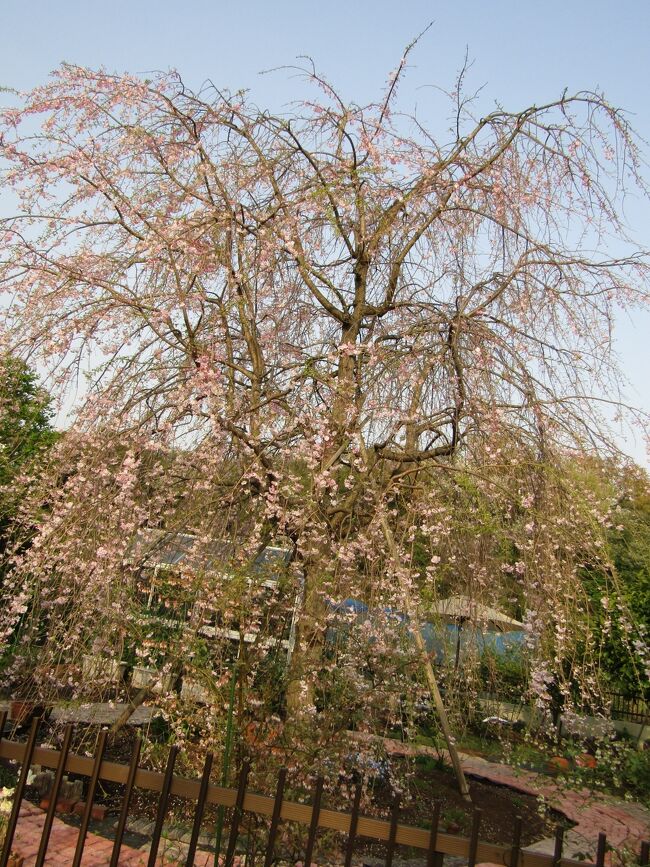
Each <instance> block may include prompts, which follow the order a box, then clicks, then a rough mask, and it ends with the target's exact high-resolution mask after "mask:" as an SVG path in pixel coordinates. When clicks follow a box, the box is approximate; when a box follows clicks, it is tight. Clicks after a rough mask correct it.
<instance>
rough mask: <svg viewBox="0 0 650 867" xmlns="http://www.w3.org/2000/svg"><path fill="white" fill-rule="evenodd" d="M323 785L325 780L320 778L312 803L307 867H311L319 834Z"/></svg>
mask: <svg viewBox="0 0 650 867" xmlns="http://www.w3.org/2000/svg"><path fill="white" fill-rule="evenodd" d="M323 783H324V780H323V778H322V777H318V779H317V780H316V787H315V789H314V799H313V801H312V808H311V821H310V823H309V834H308V836H307V851H306V852H305V867H311V856H312V854H313V852H314V843H315V841H316V834H317V833H318V817H319V816H320V802H321V799H322V797H323Z"/></svg>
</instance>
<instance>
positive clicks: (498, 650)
mask: <svg viewBox="0 0 650 867" xmlns="http://www.w3.org/2000/svg"><path fill="white" fill-rule="evenodd" d="M328 605H329V608H330V610H331V611H333V612H335V613H336V614H340V615H341V618H340V625H339V624H337V625H336V626H333V625H332V626H330V628H329V629H328V633H327V637H328V640H329V641H331V642H332V643H334V642H336V640H337V638H338V636H339V635H341V634H346V633H349V631H350V628H351V627H352V625H353V624H357V625H359V624H361V623H363V622H364V621H367V620H369V619H370V620H373V621H375V622H377V621H380V620H381V619H383V618H386V617H388V619H390V620H393V621H394V622H398V623H401V624H404V626H405V627H406V628H407V629H408V628H409V625H408V624H409V618H408V616H407V615H406V614H403V613H402V612H399V611H395V610H394V609H392V608H382V609H377V610H375V611H373V610H371V609H370V608H368V606H367V605H366V604H365V602H361V601H360V600H358V599H344V600H342V601H341V602H335V601H333V600H329V602H328ZM420 629H421V632H422V637H423V639H424V643H425V645H426V648H427V650H428V652H429V653H430V654H431V656H432V657H434V658H435V660H436V661H437V662H438V663H442V662H443V661H444V660H445V657H446V658H447V659H451V660H453V659H455V656H456V647H457V645H458V638H459V627H458V626H457V625H456V624H455V623H446V624H445V623H441V624H434V623H429V622H425V623H422V624H421V626H420ZM523 644H524V632H523V631H522V630H511V631H508V632H498V631H493V630H486V631H482V630H480V629H476V628H474V627H472V626H469V625H468V624H465V625H464V626H463V627H462V628H460V657H461V659H462V658H463V657H464V656H467V655H468V654H470V653H479V654H481V653H484V652H485V651H490V652H492V653H494V654H496V655H497V656H505V655H507V654H510V653H515V654H516V653H517V652H519V651H520V650H521V648H522V647H523Z"/></svg>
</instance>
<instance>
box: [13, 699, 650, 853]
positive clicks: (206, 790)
mask: <svg viewBox="0 0 650 867" xmlns="http://www.w3.org/2000/svg"><path fill="white" fill-rule="evenodd" d="M5 721H6V712H4V713H2V714H0V738H1V733H2V731H3V730H4V724H5ZM39 724H40V720H39V719H35V720H33V722H32V725H31V728H30V731H29V736H28V738H27V741H26V742H22V741H21V742H19V741H13V740H8V739H0V758H3V759H9V760H13V761H16V762H20V763H21V771H20V774H19V778H18V782H17V785H16V792H15V796H14V802H13V805H12V811H11V815H10V817H9V821H8V826H7V831H6V838H5V843H4V847H3V850H2V855H1V857H0V867H7V865H8V864H9V857H10V853H11V849H12V845H13V842H14V837H15V832H16V827H17V824H18V820H19V814H20V807H21V802H22V800H23V797H24V794H25V789H26V786H27V776H28V772H29V769H30V767H31V766H32V765H34V764H37V765H41V766H43V767H46V768H50V769H53V770H54V772H55V773H54V779H53V783H52V789H51V792H50V796H49V803H48V807H47V812H46V816H45V822H44V825H43V829H42V833H41V838H40V843H39V848H38V854H37V856H36V860H35V861H34V864H35V865H36V867H42V865H43V864H44V862H45V857H46V855H47V851H48V844H49V840H50V834H51V831H52V826H53V822H54V814H55V810H56V806H57V800H58V797H59V792H60V789H61V784H62V781H63V776H64V774H65V773H66V772H68V773H72V774H76V775H80V776H83V777H85V778H87V779H88V784H87V793H86V801H85V808H84V812H83V815H82V817H81V824H80V827H79V832H78V836H77V842H76V847H75V852H74V855H73V858H72V861H71V864H72V867H79V865H80V864H81V859H82V856H83V851H84V846H85V844H86V840H87V836H88V830H89V825H90V819H91V815H92V807H93V801H94V799H95V796H96V793H97V787H98V784H99V782H100V781H104V782H112V783H119V784H122V785H123V787H124V789H123V794H122V800H121V807H120V814H119V819H118V821H117V825H116V829H115V837H114V842H113V848H112V854H111V856H110V861H109V863H110V867H117V865H118V863H119V857H120V849H121V847H122V841H123V837H124V832H125V829H126V825H127V817H128V814H129V808H130V804H131V797H132V794H133V791H134V789H135V788H137V789H141V790H146V791H149V792H154V793H157V794H158V803H157V809H156V819H155V824H154V828H153V832H152V839H151V848H150V852H149V856H148V867H154V865H155V864H156V863H157V858H158V851H159V847H160V841H161V836H162V830H163V822H164V820H165V816H166V813H167V809H168V804H169V798H170V797H171V796H178V797H181V798H184V799H186V800H189V801H190V802H194V804H195V807H194V819H193V824H192V832H191V836H190V840H189V844H188V850H187V854H186V856H184V858H185V865H187V867H192V865H194V860H195V857H196V852H197V845H198V841H199V835H200V833H201V826H202V822H203V818H204V812H205V808H206V806H207V805H208V804H214V805H218V806H219V807H221V808H227V809H229V810H230V815H229V823H228V825H229V827H228V834H227V845H226V853H225V864H226V867H232V865H233V863H234V860H235V854H236V850H237V844H238V838H239V834H240V828H241V824H242V818H243V816H244V814H245V813H251V814H255V815H256V816H258V817H266V818H268V819H270V825H269V833H268V841H267V844H266V850H265V853H264V857H263V858H262V859H261V860H260V861H259V863H260V867H261V864H262V863H263V864H264V867H270V865H271V864H273V863H274V861H275V859H276V858H277V857H278V856H277V855H276V853H275V848H276V842H277V837H278V831H279V828H280V823H281V822H294V823H298V824H299V825H303V826H305V829H306V835H305V843H304V851H305V855H304V863H305V864H310V863H311V859H312V854H313V852H314V845H315V842H316V839H317V835H318V832H319V830H320V829H327V830H330V831H338V832H340V833H342V834H344V835H345V836H346V842H345V851H344V854H343V855H342V858H343V863H344V864H345V865H346V867H349V865H350V864H351V863H352V859H353V857H354V854H355V847H356V846H357V844H358V841H359V838H365V839H369V840H372V841H377V842H380V843H382V844H383V845H384V846H385V861H384V863H385V864H386V865H387V867H390V865H391V864H392V862H393V857H394V854H395V851H396V849H397V847H398V846H409V847H411V848H414V849H416V850H420V851H421V852H422V857H423V861H424V862H425V863H426V864H427V867H443V864H444V858H445V856H446V855H453V856H460V857H462V858H466V859H467V863H468V867H474V865H475V864H477V863H479V862H491V863H493V864H502V865H504V867H590V865H591V864H595V865H597V867H604V865H605V860H606V853H607V851H608V845H607V839H606V836H605V834H604V833H601V834H599V836H598V840H597V841H595V860H594V862H588V861H584V860H581V861H578V860H572V859H570V858H565V857H563V845H564V830H563V828H562V827H559V826H558V828H557V830H556V833H555V847H554V852H553V854H548V855H547V854H544V853H541V852H534V851H530V850H527V849H522V847H521V834H522V825H521V821H517V822H515V824H514V827H513V834H512V841H511V843H510V845H508V846H506V845H498V844H494V843H486V842H483V841H481V840H480V833H481V815H480V811H478V810H475V811H474V814H473V819H472V827H471V832H470V836H469V837H459V836H455V835H451V834H445V833H442V832H441V831H439V828H438V825H439V820H440V810H441V805H440V803H433V804H432V810H431V824H430V827H429V828H418V827H413V826H411V825H405V824H402V823H401V822H400V807H399V802H398V801H397V800H396V801H395V802H394V803H393V805H392V808H391V813H390V818H389V819H388V821H386V820H384V819H377V818H372V817H370V816H364V815H361V813H360V801H361V787H360V786H358V787H357V789H356V791H355V795H354V799H353V803H352V809H351V811H350V812H342V811H338V810H330V809H327V808H326V807H324V806H323V779H322V778H319V779H318V780H317V781H316V784H315V788H314V791H313V793H312V798H311V803H309V804H303V803H298V802H295V801H290V800H287V799H285V798H284V788H285V782H286V775H287V771H286V769H282V770H280V772H279V774H278V779H277V785H276V790H275V795H274V797H267V796H265V795H260V794H257V793H253V792H250V791H249V790H248V776H249V770H250V766H249V764H248V763H244V764H243V766H242V768H241V771H240V774H239V778H238V783H237V788H227V787H223V786H216V785H214V784H212V783H211V782H210V774H211V771H212V766H213V756H212V753H208V754H207V755H206V757H205V764H204V767H203V773H202V775H201V777H200V779H188V778H186V777H181V776H176V775H175V774H174V766H175V763H176V758H177V756H178V747H176V746H172V747H171V748H170V751H169V755H168V758H167V764H166V768H165V771H164V773H159V772H156V771H150V770H146V769H144V768H141V767H140V766H139V761H140V741H139V740H136V742H135V744H134V747H133V752H132V755H131V761H130V763H129V764H128V765H124V764H118V763H115V762H111V761H108V760H107V759H106V758H105V756H104V754H105V750H106V739H107V732H105V731H102V732H100V734H99V738H98V741H97V746H96V750H95V755H94V757H93V758H88V757H85V756H80V755H75V754H73V753H71V752H70V746H71V743H72V736H73V727H72V726H71V725H68V726H67V727H66V729H65V731H64V735H63V742H62V745H61V749H59V750H53V749H50V748H44V747H39V746H37V738H38V731H39ZM495 797H498V795H495ZM649 859H650V844H649V843H648V842H644V843H642V844H641V847H640V851H639V853H638V863H639V864H640V865H647V864H648V863H649ZM247 863H249V862H247Z"/></svg>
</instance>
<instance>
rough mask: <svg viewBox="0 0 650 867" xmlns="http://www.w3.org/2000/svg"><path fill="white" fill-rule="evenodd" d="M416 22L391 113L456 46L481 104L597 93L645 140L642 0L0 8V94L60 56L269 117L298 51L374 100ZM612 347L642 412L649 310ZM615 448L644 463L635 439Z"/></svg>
mask: <svg viewBox="0 0 650 867" xmlns="http://www.w3.org/2000/svg"><path fill="white" fill-rule="evenodd" d="M429 21H433V22H434V25H433V27H432V28H431V30H430V31H429V33H428V34H427V35H426V37H425V38H424V39H423V40H422V42H421V43H420V45H419V46H418V47H417V49H416V50H415V51H414V53H413V54H412V56H411V64H412V69H411V70H410V73H409V76H408V78H407V80H406V82H405V83H404V85H403V87H402V90H401V99H402V105H403V106H404V107H405V108H412V107H413V106H414V105H415V103H417V105H418V112H419V113H420V112H422V113H423V115H424V116H425V117H426V114H427V111H430V112H432V114H433V113H434V112H435V99H434V94H435V91H433V90H432V89H431V88H430V87H429V86H430V85H438V86H441V87H443V88H449V87H451V85H452V84H453V82H454V78H455V74H456V72H457V70H458V69H459V67H460V66H461V65H462V62H463V58H464V56H465V51H466V50H467V51H468V53H469V58H470V60H472V61H473V62H474V65H473V67H472V70H471V72H470V75H469V83H470V85H471V86H472V87H473V88H478V87H480V86H481V85H485V88H484V90H483V92H482V96H481V99H482V100H484V102H485V104H486V105H490V104H493V102H494V101H495V100H498V101H499V102H500V103H502V104H503V105H504V106H506V107H508V108H513V109H515V108H520V107H524V106H527V105H529V104H531V103H540V102H542V101H548V100H549V99H552V98H555V97H557V96H559V95H560V94H561V93H562V91H563V90H564V88H565V87H566V88H568V89H569V91H575V90H580V89H583V88H601V89H603V90H604V91H605V93H606V95H607V96H608V98H609V100H610V102H612V103H614V104H616V105H618V106H621V107H623V108H625V109H627V110H628V111H629V112H630V114H631V119H632V121H633V124H634V126H635V127H636V129H637V131H638V132H639V133H640V134H641V135H642V136H643V137H644V138H645V139H646V140H650V98H649V94H650V2H648V0H628V2H625V0H619V3H618V4H615V3H614V2H613V0H609V2H606V0H564V2H557V0H547V2H545V3H542V2H535V3H532V2H527V0H517V2H515V0H503V2H500V0H492V2H486V0H471V2H460V0H456V2H450V0H447V2H445V3H442V2H425V0H413V2H409V0H402V2H401V3H400V2H394V0H390V2H389V0H328V2H320V3H311V2H309V0H293V2H289V0H249V2H245V3H241V4H238V3H232V2H223V0H212V2H208V0H186V2H185V3H180V2H171V0H155V2H154V0H131V2H124V0H112V2H102V3H99V2H96V0H85V2H80V0H31V2H29V3H27V2H25V0H22V2H16V0H4V2H3V3H2V7H1V15H0V85H4V86H9V87H15V88H18V89H24V88H29V87H32V86H34V85H37V84H39V83H41V82H43V81H44V79H45V78H46V76H47V74H48V73H49V72H50V71H51V70H52V69H54V68H55V67H56V66H58V65H59V63H60V62H61V61H63V60H67V61H71V62H74V63H80V64H84V65H88V66H93V67H96V66H100V65H103V66H105V67H107V68H108V69H109V70H110V71H129V72H133V73H139V72H147V71H150V70H155V69H167V68H169V67H174V68H176V69H178V71H179V72H180V73H181V75H182V76H183V78H184V79H185V80H186V81H187V83H188V84H189V85H191V86H194V87H196V86H198V85H200V84H201V83H202V82H203V81H204V80H205V79H207V78H210V79H212V81H214V83H215V84H217V85H220V86H223V87H230V88H231V89H233V90H237V89H239V88H249V89H250V90H251V91H252V94H253V96H254V98H255V100H256V102H258V104H260V105H262V106H265V107H268V108H270V109H274V110H278V109H280V108H281V107H282V106H283V105H285V104H286V103H288V102H289V101H290V100H291V99H293V98H295V96H296V95H297V93H298V92H299V90H300V83H299V82H297V81H296V80H295V79H294V78H293V77H292V76H291V73H290V72H287V71H283V72H277V73H274V74H273V75H260V74H259V73H260V72H261V71H262V70H265V69H269V68H272V67H277V66H281V65H284V64H291V63H294V62H295V60H296V58H297V56H298V55H305V54H307V55H310V56H311V57H312V58H313V59H314V60H315V62H316V64H317V66H318V68H319V69H321V70H322V71H323V72H325V73H326V75H327V76H328V77H329V78H330V80H331V81H332V82H333V83H334V84H335V85H336V86H337V87H338V88H339V89H340V90H341V92H342V93H343V95H344V96H347V97H348V98H350V99H351V100H354V101H356V102H358V103H363V102H366V101H370V100H372V99H375V98H377V97H378V96H379V94H380V93H381V92H382V88H383V85H384V82H385V80H386V77H387V74H388V73H389V72H390V70H392V69H394V68H395V66H396V65H397V63H398V61H399V58H400V56H401V53H402V50H403V48H404V46H405V45H406V44H407V43H408V42H409V41H410V40H411V39H412V38H413V36H414V35H416V34H417V33H418V32H419V31H420V30H421V29H422V28H423V27H425V26H426V24H428V23H429ZM428 120H429V121H430V123H431V124H432V125H434V126H435V125H436V124H437V123H441V126H442V122H444V119H441V118H436V117H434V116H431V117H430V118H428ZM646 155H647V156H650V146H649V147H648V148H647V151H646ZM648 177H649V178H650V170H649V171H648ZM628 219H629V222H630V226H631V229H632V230H633V232H634V233H635V234H636V236H637V237H638V239H639V242H640V243H641V244H643V245H644V246H646V247H650V208H648V207H642V206H641V205H639V206H638V207H637V206H635V205H634V204H632V206H631V207H630V209H629V211H628ZM618 349H619V353H620V356H621V359H622V364H623V367H624V370H625V372H626V374H627V376H628V377H629V379H630V380H631V386H630V388H629V390H628V395H627V396H628V398H629V400H630V402H631V403H634V404H636V405H640V406H642V407H643V408H645V409H646V410H648V411H650V315H643V316H637V317H635V319H634V321H630V319H629V318H628V317H625V318H621V321H620V322H619V329H618ZM627 449H628V450H629V451H630V452H632V453H633V454H634V456H635V457H636V458H637V460H639V461H641V462H644V461H645V456H644V453H643V449H642V447H641V445H640V444H638V445H636V446H634V444H633V443H631V442H629V443H628V444H627Z"/></svg>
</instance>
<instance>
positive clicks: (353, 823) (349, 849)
mask: <svg viewBox="0 0 650 867" xmlns="http://www.w3.org/2000/svg"><path fill="white" fill-rule="evenodd" d="M360 803H361V784H359V785H358V786H357V788H356V789H355V792H354V803H353V804H352V815H351V816H350V831H349V833H348V843H347V846H346V849H345V867H350V865H351V864H352V855H353V854H354V843H355V841H356V839H357V825H358V824H359V804H360Z"/></svg>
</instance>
